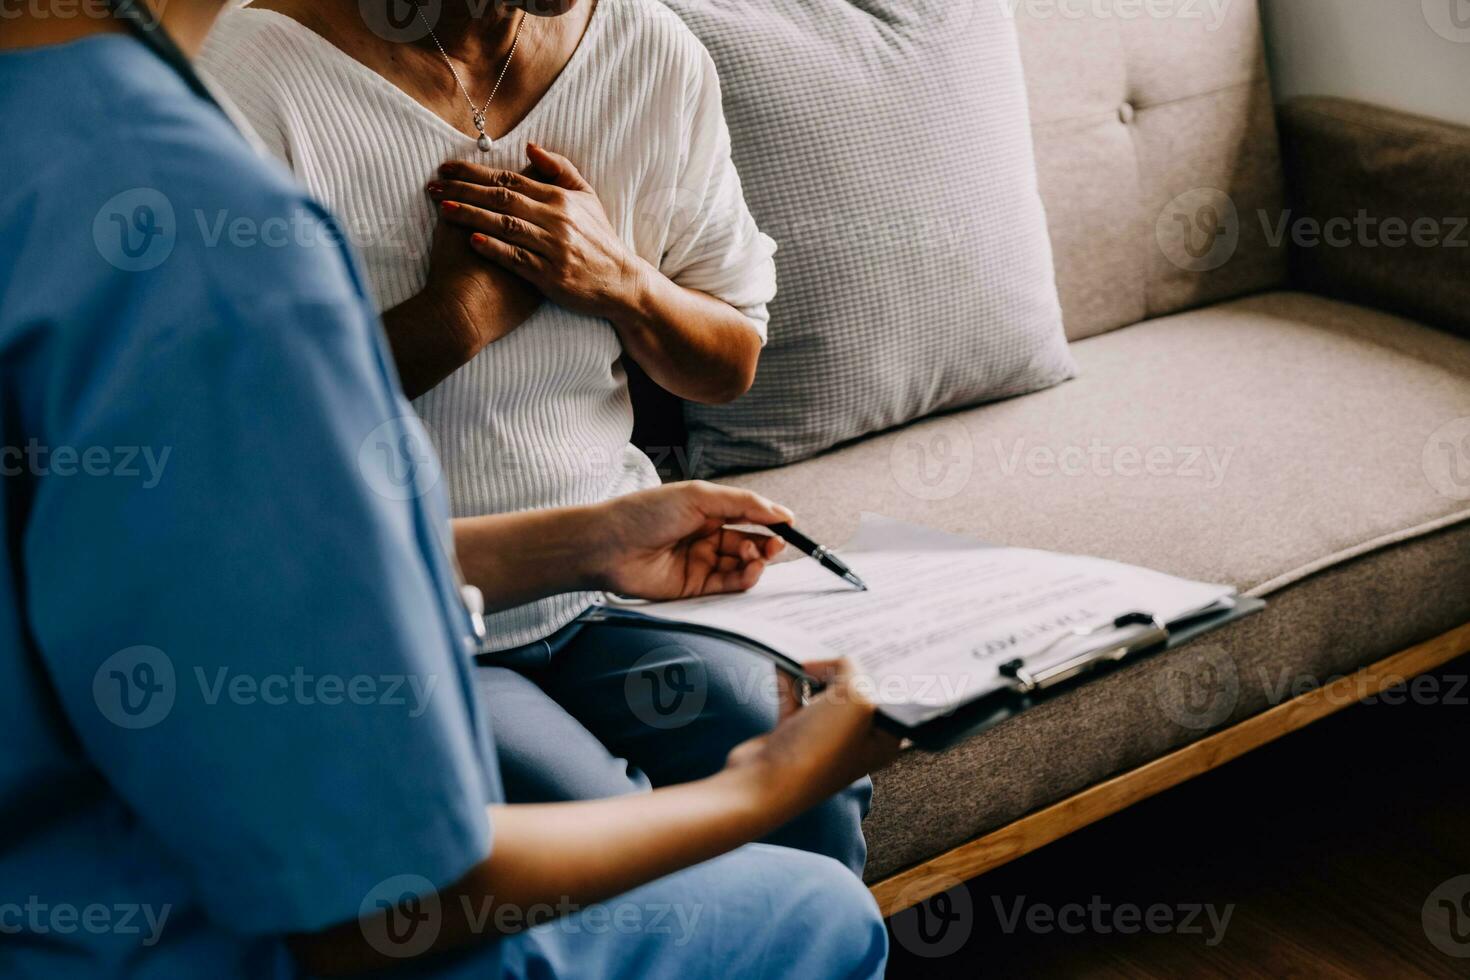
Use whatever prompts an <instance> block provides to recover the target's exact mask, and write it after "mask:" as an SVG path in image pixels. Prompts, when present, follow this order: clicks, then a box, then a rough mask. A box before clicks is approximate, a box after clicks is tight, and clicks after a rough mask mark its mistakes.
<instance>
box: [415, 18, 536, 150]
mask: <svg viewBox="0 0 1470 980" xmlns="http://www.w3.org/2000/svg"><path fill="white" fill-rule="evenodd" d="M418 10H419V20H421V21H423V22H424V28H425V29H426V30H427V31H428V32H429V37H431V38H433V39H434V47H436V48H438V49H439V57H441V58H443V59H444V63H445V64H446V65H448V66H449V73H450V74H451V75H453V76H454V80H455V82H457V83H458V84H459V90H460V91H461V92H463V93H464V100H465V102H467V103H469V107H470V115H471V116H473V117H474V120H475V128H476V129H478V130H479V131H480V138H479V139H478V140H476V141H475V145H477V146H478V147H479V148H480V152H482V153H489V152H490V148H491V147H492V146H494V145H495V143H494V141H493V140H491V139H490V137H489V136H486V135H485V113H486V112H488V111H489V110H490V103H492V102H494V101H495V96H497V95H499V94H500V83H501V82H503V81H505V74H506V72H508V71H510V63H511V61H512V60H514V58H515V56H516V48H517V47H519V46H520V43H521V31H523V30H525V29H526V20H527V18H528V15H527V14H524V13H522V14H521V23H520V25H519V26H518V27H516V36H515V38H514V39H513V40H512V41H511V42H510V54H508V55H506V56H505V64H503V65H501V66H500V77H499V78H497V79H495V87H494V88H493V89H491V90H490V98H488V99H486V100H485V104H484V105H483V106H481V107H480V108H478V109H476V108H475V100H474V99H473V98H471V96H470V90H469V89H468V88H466V87H465V84H464V79H463V78H460V77H459V69H458V68H456V67H454V62H453V61H451V60H450V59H449V52H448V51H445V50H444V45H442V44H440V43H439V37H438V35H436V34H435V33H434V28H433V27H431V26H429V18H427V17H425V16H424V8H423V7H420V8H418Z"/></svg>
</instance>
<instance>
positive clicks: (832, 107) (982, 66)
mask: <svg viewBox="0 0 1470 980" xmlns="http://www.w3.org/2000/svg"><path fill="white" fill-rule="evenodd" d="M664 3H665V4H667V5H668V6H669V7H671V8H672V9H673V10H674V11H675V12H676V13H678V14H679V16H680V17H682V18H683V19H684V21H685V23H687V24H688V25H689V26H690V27H691V28H692V29H693V30H694V32H695V34H697V35H698V36H699V38H700V39H701V40H702V41H703V42H704V44H705V46H706V47H707V48H708V49H709V51H710V53H711V54H712V55H713V57H714V59H715V63H716V65H717V67H718V68H719V71H720V78H721V84H722V86H723V96H724V107H725V113H726V116H727V118H728V121H729V124H730V130H731V138H732V141H733V151H734V156H735V162H736V164H737V166H738V169H739V171H740V175H741V179H742V181H743V183H744V186H745V194H746V198H747V200H748V201H749V203H750V206H751V209H752V211H753V212H754V214H755V216H756V220H757V222H758V223H759V224H760V227H761V230H762V231H764V232H765V233H767V234H769V235H770V236H771V237H773V238H775V239H776V241H777V243H778V244H779V246H780V250H779V251H778V252H777V254H776V263H777V276H778V281H779V289H780V292H779V295H778V296H777V298H776V301H775V302H774V303H773V304H772V305H771V339H770V343H769V345H768V346H767V347H766V349H765V351H764V353H763V354H762V358H761V365H760V371H759V376H758V377H757V379H756V383H755V387H754V388H753V389H752V390H751V392H750V393H749V394H748V395H746V396H745V397H744V398H742V399H740V400H739V401H737V402H735V403H734V404H732V405H724V406H701V405H690V406H687V407H686V421H687V423H688V426H689V459H690V461H691V464H692V466H693V468H694V469H695V470H696V471H697V472H698V473H699V474H700V475H713V474H715V473H719V472H723V471H726V470H730V469H745V468H755V467H766V466H775V465H779V464H782V463H787V462H792V461H795V460H798V459H802V458H805V457H807V456H810V455H812V454H814V453H817V452H819V451H821V450H823V449H826V448H828V447H830V446H833V445H836V444H838V443H841V442H844V441H847V440H850V439H854V438H857V437H859V436H863V435H866V434H868V433H871V432H876V431H879V430H882V429H886V428H891V427H893V426H895V425H900V424H902V423H904V422H907V421H910V420H912V419H915V418H918V417H920V416H923V415H927V414H929V413H931V412H935V411H938V410H941V409H946V408H955V407H958V406H962V405H972V404H975V403H978V402H983V401H990V400H994V399H999V398H1005V397H1008V396H1011V395H1019V394H1022V393H1025V392H1029V391H1035V390H1037V389H1039V388H1045V387H1048V386H1050V385H1053V384H1056V383H1057V382H1060V381H1063V380H1065V379H1066V378H1069V377H1071V376H1072V374H1073V373H1074V371H1075V367H1074V364H1073V361H1072V358H1071V355H1070V353H1069V352H1068V349H1067V345H1066V340H1065V337H1064V335H1063V331H1062V320H1061V308H1060V304H1059V302H1058V299H1057V290H1056V283H1055V279H1054V276H1053V271H1052V257H1051V245H1050V241H1049V239H1048V237H1047V230H1046V217H1045V213H1044V211H1043V209H1042V204H1041V198H1040V195H1039V193H1038V190H1037V182H1036V167H1035V161H1034V159H1033V156H1032V149H1031V129H1030V121H1029V116H1028V112H1027V105H1026V90H1025V84H1024V79H1023V77H1022V73H1021V61H1020V55H1019V53H1018V47H1017V40H1016V29H1015V24H1014V22H1013V21H1012V19H1011V18H1010V16H1009V15H1008V14H1007V10H1008V6H1007V5H1006V4H1003V3H996V2H993V0H983V2H982V0H846V2H844V0H781V2H780V3H759V4H756V3H750V2H749V0H664Z"/></svg>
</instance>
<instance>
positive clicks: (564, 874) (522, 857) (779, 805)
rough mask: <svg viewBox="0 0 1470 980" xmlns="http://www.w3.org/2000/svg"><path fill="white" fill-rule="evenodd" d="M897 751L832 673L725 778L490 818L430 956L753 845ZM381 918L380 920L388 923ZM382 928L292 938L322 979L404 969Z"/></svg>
mask: <svg viewBox="0 0 1470 980" xmlns="http://www.w3.org/2000/svg"><path fill="white" fill-rule="evenodd" d="M897 751H898V742H897V741H896V740H895V739H894V738H893V737H891V736H889V735H886V734H884V733H882V732H880V731H878V730H877V729H876V728H875V727H874V726H873V706H872V704H871V703H870V702H869V701H867V700H866V699H865V698H864V697H862V696H861V695H860V694H859V692H858V691H857V690H856V689H855V688H854V686H853V684H852V678H851V677H850V675H848V674H847V673H846V672H845V671H843V670H841V669H834V672H833V673H832V675H831V683H830V685H829V686H828V688H827V690H826V691H825V692H824V693H823V694H822V695H821V696H820V697H818V698H817V699H815V700H814V701H813V702H812V703H811V705H810V706H808V707H806V708H801V709H800V710H796V709H795V707H794V705H788V710H787V713H786V717H785V719H784V720H783V721H782V723H781V724H780V725H779V726H778V727H777V729H776V730H775V731H774V732H772V733H771V734H770V735H767V736H764V737H762V738H759V739H756V740H754V741H752V742H748V743H746V744H745V745H743V746H740V747H739V748H737V749H736V750H735V751H734V752H733V753H731V756H730V762H729V764H728V765H727V766H726V768H725V769H724V771H722V772H720V773H718V774H716V775H714V776H711V777H709V778H707V779H703V780H700V781H698V782H694V783H687V784H685V785H683V786H674V787H669V788H667V789H659V790H655V791H654V792H653V793H651V794H642V795H636V796H624V797H618V798H615V799H609V800H596V801H590V802H585V803H562V804H547V805H530V806H514V805H512V806H498V807H492V808H491V810H490V820H491V823H492V825H493V828H494V841H495V843H494V848H493V850H492V852H491V854H490V856H489V857H488V858H487V859H486V860H485V861H483V862H481V863H480V864H479V865H478V866H476V867H475V868H474V869H473V870H471V871H470V873H469V874H467V875H466V876H465V877H464V878H462V879H461V880H460V881H459V882H457V883H456V884H454V885H453V886H451V887H449V888H447V889H445V890H443V891H442V892H441V893H440V894H439V895H438V896H437V901H436V902H434V903H433V905H432V907H434V908H437V909H438V915H439V917H440V921H439V927H440V928H439V932H438V935H437V938H436V941H435V943H434V947H433V950H434V951H438V950H443V949H450V948H454V947H458V946H464V945H467V944H470V943H473V942H477V941H479V942H483V941H485V940H487V939H494V938H495V937H496V936H497V935H499V934H500V933H501V932H504V931H513V930H516V929H520V928H525V927H527V926H528V925H531V924H537V923H536V922H534V921H528V919H530V918H531V916H530V915H529V914H528V913H530V912H532V911H533V910H539V911H541V912H543V913H545V914H546V915H547V916H550V915H551V914H552V913H553V912H554V913H555V914H556V915H562V914H565V913H566V912H568V911H573V910H576V909H578V908H581V907H585V906H586V905H588V904H590V903H594V902H599V901H602V900H604V899H607V898H610V897H612V896H615V895H619V894H622V893H624V892H626V891H629V890H630V889H633V888H636V887H638V886H639V885H642V884H645V883H647V882H649V881H653V880H655V879H657V878H661V877H663V876H665V875H668V874H671V873H673V872H675V871H679V870H681V869H683V868H687V867H691V866H693V865H695V864H699V863H700V862H702V861H706V860H709V859H710V858H713V857H717V856H719V855H720V854H723V853H725V852H727V851H730V850H733V849H734V848H736V847H738V846H740V845H741V844H744V843H746V842H748V841H751V840H755V839H757V838H759V837H761V836H763V835H765V834H767V833H769V832H770V831H772V830H774V829H775V828H777V827H779V826H781V825H782V824H784V823H786V822H788V821H789V820H791V819H792V818H794V817H796V816H797V815H798V814H801V813H803V812H805V811H806V810H808V809H810V808H811V807H812V806H815V805H816V804H817V803H819V802H821V801H822V800H824V799H826V798H828V797H829V796H831V795H832V794H833V793H836V792H837V791H839V790H840V789H841V788H842V787H844V786H847V785H848V784H850V783H851V782H852V781H853V780H855V779H857V778H859V777H860V776H863V775H865V774H867V773H869V772H872V771H873V770H875V769H879V768H881V767H882V766H884V765H886V764H887V763H888V762H890V761H891V760H892V759H893V757H894V756H895V755H896V754H897ZM380 918H381V917H380ZM382 931H383V929H382V924H381V922H368V921H361V922H350V923H346V924H343V925H341V926H337V927H334V928H332V929H329V930H327V931H325V932H322V933H318V934H314V935H310V936H300V937H296V938H295V939H294V940H293V941H292V948H293V949H294V950H295V952H296V953H297V955H298V957H300V958H301V960H302V961H303V964H304V965H305V966H306V967H307V968H308V969H309V970H310V971H311V972H312V973H314V974H320V975H341V974H348V973H355V972H360V971H364V970H370V969H383V968H386V967H390V966H393V965H395V964H402V963H404V962H405V961H404V960H402V959H392V958H389V957H386V956H384V955H383V954H382V953H381V952H379V951H378V950H377V949H375V948H374V947H373V946H372V945H371V944H369V943H368V942H367V941H366V940H365V935H366V934H372V935H380V934H381V933H382Z"/></svg>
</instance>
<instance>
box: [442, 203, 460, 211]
mask: <svg viewBox="0 0 1470 980" xmlns="http://www.w3.org/2000/svg"><path fill="white" fill-rule="evenodd" d="M457 207H459V205H458V204H455V203H454V202H453V201H440V202H439V210H441V211H453V210H454V209H455V208H457Z"/></svg>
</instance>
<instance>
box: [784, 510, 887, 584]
mask: <svg viewBox="0 0 1470 980" xmlns="http://www.w3.org/2000/svg"><path fill="white" fill-rule="evenodd" d="M769 530H770V532H771V533H772V534H774V535H776V537H778V538H780V539H781V540H782V541H785V542H786V543H787V544H789V545H791V546H792V547H793V548H795V549H796V550H797V551H800V552H801V553H802V554H804V555H806V556H807V557H809V558H815V559H816V560H817V561H818V562H820V563H821V565H822V567H823V568H825V569H826V570H827V571H829V572H831V573H832V574H833V575H836V576H837V577H838V578H840V579H843V580H845V581H847V582H848V583H850V584H852V585H855V586H857V587H858V588H859V589H862V590H863V591H864V592H866V591H868V587H867V585H865V584H864V583H863V580H862V579H860V578H858V577H857V575H855V574H854V573H853V570H852V569H850V568H848V567H847V566H846V565H845V564H843V562H842V559H840V558H838V557H837V556H836V555H834V554H832V550H831V549H830V548H828V547H827V546H826V545H820V544H817V543H816V542H815V541H813V540H812V539H811V538H809V537H807V536H806V535H805V534H802V533H801V532H800V531H798V530H797V529H796V528H794V527H792V526H791V525H790V524H772V525H770V527H769Z"/></svg>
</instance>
